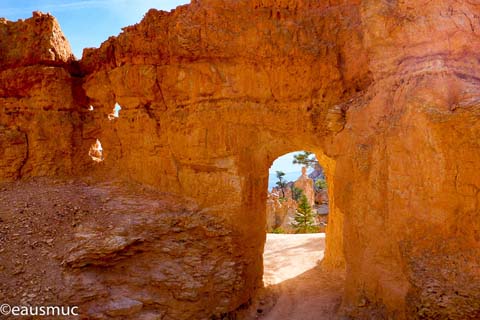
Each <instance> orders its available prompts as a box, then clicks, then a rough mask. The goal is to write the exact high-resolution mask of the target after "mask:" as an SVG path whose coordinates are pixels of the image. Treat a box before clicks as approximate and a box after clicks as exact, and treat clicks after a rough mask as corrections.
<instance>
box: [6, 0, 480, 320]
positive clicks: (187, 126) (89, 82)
mask: <svg viewBox="0 0 480 320" xmlns="http://www.w3.org/2000/svg"><path fill="white" fill-rule="evenodd" d="M479 11H480V8H479V7H478V5H476V4H473V3H461V4H459V3H458V2H457V1H454V0H444V1H426V0H425V1H413V0H412V1H390V2H388V1H387V2H380V1H367V0H366V1H357V0H351V1H328V2H327V1H314V0H303V1H302V0H298V1H293V0H292V1H283V0H250V1H247V0H244V1H234V0H202V1H199V0H198V1H192V3H191V4H190V5H188V6H182V7H179V8H177V9H176V10H175V11H173V12H171V13H166V12H159V11H156V10H151V11H149V12H148V13H147V14H146V16H145V18H144V20H143V21H142V22H141V23H139V24H138V25H135V26H131V27H127V28H125V29H124V32H123V33H122V34H120V35H119V36H118V37H116V38H110V39H109V40H108V41H106V42H105V43H104V44H103V45H102V46H101V48H99V49H88V50H86V51H85V52H84V56H83V58H82V60H81V61H80V63H79V64H77V63H74V62H72V61H71V60H70V59H71V58H70V56H69V55H68V54H66V55H65V54H50V55H47V54H43V53H48V52H53V53H55V52H57V53H58V52H63V51H62V50H63V49H65V50H66V48H67V44H66V42H65V41H60V39H62V37H61V33H60V31H59V29H58V28H57V27H56V26H57V25H56V22H55V21H54V19H53V18H52V17H49V16H43V15H39V14H36V15H35V17H34V18H33V19H31V20H27V21H25V22H17V23H10V22H6V21H3V20H2V21H0V28H1V31H2V32H1V33H0V47H2V48H4V51H5V52H7V54H6V55H3V56H2V60H0V70H1V73H0V80H1V81H0V93H1V94H0V105H1V106H2V113H1V114H0V124H1V125H2V126H1V127H0V145H1V146H2V150H4V151H3V152H4V154H5V156H4V157H2V159H1V163H0V168H1V172H0V177H1V178H2V180H6V179H19V178H27V177H32V176H38V175H46V176H53V175H62V176H65V175H68V174H75V175H79V176H81V175H86V174H89V175H93V176H94V177H96V178H97V179H99V180H101V179H108V178H109V177H112V176H115V177H118V178H121V179H123V180H125V181H138V182H142V183H145V184H149V185H151V186H154V187H155V188H156V189H157V190H159V191H162V192H168V193H171V194H175V195H177V196H181V197H182V198H186V199H188V201H193V202H194V203H195V204H196V205H197V206H198V208H199V211H196V212H199V215H201V216H203V215H205V216H208V217H209V218H205V219H206V220H208V219H210V218H211V219H213V220H214V221H221V225H222V228H224V229H225V230H227V231H228V232H227V234H221V235H220V233H215V234H216V235H217V236H219V237H220V236H221V237H228V240H225V243H227V242H228V241H231V245H229V247H230V248H234V250H233V249H232V250H233V251H228V250H225V251H222V250H219V251H220V252H224V255H222V254H221V253H218V254H219V256H217V257H216V258H218V261H219V265H221V263H223V262H228V263H230V262H232V261H231V260H232V257H233V260H234V261H233V262H232V263H233V265H231V268H230V269H229V273H228V277H231V278H234V279H235V281H234V283H233V284H232V286H231V288H230V289H229V290H230V291H229V292H228V298H226V297H225V296H222V295H218V296H217V295H216V293H217V292H216V291H215V289H216V288H215V286H213V287H212V288H211V292H213V293H212V295H211V296H208V294H205V296H200V295H192V296H189V297H178V296H175V295H172V297H171V298H170V299H166V300H165V301H162V305H163V306H166V307H164V308H165V309H168V310H174V309H175V307H178V305H179V301H180V300H181V301H182V302H181V303H182V306H183V307H184V308H185V306H188V308H187V309H188V311H189V312H190V313H188V312H187V313H185V314H184V315H183V316H185V317H188V316H190V315H191V314H196V312H199V310H200V311H201V312H202V315H204V316H205V317H207V316H208V315H211V314H222V313H228V312H232V311H233V310H235V309H236V308H237V307H238V306H240V305H241V304H243V303H245V302H247V301H248V300H249V298H250V297H251V296H252V295H253V294H254V292H255V290H256V288H258V287H259V286H260V285H261V272H262V256H261V254H262V248H263V243H264V237H265V234H264V230H263V228H264V225H265V216H264V215H263V214H262V213H263V212H265V200H266V199H265V197H266V193H265V190H266V186H267V181H268V174H267V173H268V166H269V164H270V163H271V161H273V159H275V158H276V157H278V156H279V155H281V154H284V153H286V152H288V151H291V150H298V149H308V150H312V151H314V152H315V153H316V154H317V156H319V157H320V158H322V159H323V156H321V155H325V158H324V159H323V162H322V165H324V167H325V168H326V172H327V174H328V175H329V181H331V184H330V185H331V186H333V188H334V190H335V191H334V192H331V193H332V194H333V193H334V194H335V195H334V196H332V198H331V199H330V201H331V204H332V205H333V206H334V210H333V211H334V212H332V213H334V216H335V217H336V218H334V219H333V221H331V222H330V223H331V224H332V227H331V228H330V227H329V231H328V232H329V235H328V237H327V239H330V240H329V241H328V242H327V253H326V257H325V263H326V264H327V265H331V266H332V267H336V266H343V265H345V266H346V270H347V283H346V292H345V296H344V300H343V312H345V313H348V314H351V315H353V316H355V317H357V318H362V317H365V318H368V317H369V314H371V313H372V312H375V313H376V314H377V315H378V317H393V318H396V319H411V318H415V317H420V318H421V317H424V318H442V317H443V318H451V319H469V318H471V319H474V318H478V316H479V312H480V306H479V305H478V301H479V300H480V285H479V283H480V281H479V280H480V279H479V278H480V274H479V271H478V265H479V264H480V261H479V259H480V258H479V257H480V244H479V242H480V239H479V232H480V225H479V221H480V219H478V212H479V208H478V201H479V200H480V198H479V192H478V190H480V189H479V188H480V185H479V181H480V176H479V172H480V171H479V169H480V160H479V155H480V153H479V151H480V147H479V145H478V142H477V140H478V136H479V133H480V125H479V122H478V119H479V116H480V112H479V104H478V101H479V96H480V92H479V89H478V88H479V86H478V75H479V69H478V67H479V64H478V61H477V56H476V55H477V52H479V50H478V49H479V48H478V47H479V42H478V41H477V37H478V32H479V31H478V30H480V24H479V21H478V15H479V14H480V12H479ZM42 26H43V27H45V26H46V27H47V28H45V29H43V28H42ZM52 26H54V27H53V28H52ZM29 30H40V32H43V35H45V38H42V39H50V40H51V41H47V43H44V42H39V41H37V40H36V39H37V38H36V36H34V35H33V34H32V35H31V36H29ZM22 34H23V35H27V37H29V38H28V39H27V40H28V41H22V42H18V41H14V40H13V39H15V38H14V36H16V35H17V36H18V35H22ZM432 39H435V41H432ZM19 46H20V49H19ZM52 48H53V49H55V50H52ZM60 49H62V50H60ZM32 52H37V53H38V55H36V54H32ZM66 52H67V53H68V52H69V51H68V50H67V51H66ZM117 102H118V103H119V104H120V105H121V106H122V111H121V117H120V118H116V119H113V120H111V121H110V120H108V118H107V115H108V114H109V113H111V110H112V108H113V107H114V105H115V103H117ZM90 105H93V106H94V111H89V110H88V107H89V106H90ZM51 128H58V130H55V131H52V130H51ZM59 131H60V132H62V135H61V137H60V139H59V138H58V135H57V132H59ZM279 132H281V133H284V132H289V133H290V134H289V135H283V136H282V138H281V139H278V136H279V135H278V134H277V133H279ZM96 139H100V140H101V142H102V146H103V148H104V154H103V155H104V161H103V162H101V163H100V164H97V163H93V162H92V161H91V160H90V158H89V157H88V150H89V148H90V146H91V145H92V144H93V143H95V141H96ZM11 159H13V160H15V161H11ZM17 159H21V161H18V160H17ZM185 201H186V200H185ZM186 219H187V220H188V218H186ZM187 224H188V223H187ZM194 225H195V226H198V224H194ZM199 227H200V226H199ZM182 228H183V227H182ZM220 229H221V228H220ZM182 230H187V229H182ZM215 230H217V229H215ZM132 232H133V231H132ZM149 232H150V231H149ZM151 232H152V233H155V232H160V231H158V230H153V231H151ZM162 232H166V234H167V236H166V237H173V235H172V234H171V233H169V232H171V231H169V230H167V231H162ZM182 232H183V231H182ZM185 232H186V234H188V235H189V236H193V237H195V236H196V237H197V240H198V242H199V243H202V242H204V243H206V244H208V245H207V247H209V246H210V245H212V246H215V244H213V243H214V242H213V241H211V239H209V238H208V234H209V233H208V230H207V231H202V232H201V233H198V234H197V233H193V231H188V230H187V231H185ZM149 234H150V233H149ZM149 239H156V238H155V237H154V236H152V237H151V238H149ZM152 241H154V240H152ZM215 243H216V242H215ZM93 247H94V246H93ZM343 253H344V256H343ZM127 256H128V255H127ZM67 258H68V257H67ZM115 261H116V260H115ZM129 261H130V260H127V261H123V262H122V263H125V264H128V263H129ZM175 261H176V262H175V263H177V264H178V263H183V262H178V261H177V260H175ZM181 261H183V260H181ZM185 263H186V262H185ZM71 265H75V263H73V264H71ZM212 270H214V271H211V272H212V274H208V271H205V274H202V276H205V277H206V278H209V277H215V276H218V274H216V273H215V272H217V270H218V269H212ZM64 272H65V273H66V274H68V275H69V276H70V275H72V274H73V276H79V279H82V276H83V277H86V276H85V275H86V274H87V273H88V274H95V269H88V268H84V269H82V268H81V267H80V269H78V270H77V269H75V270H74V271H72V270H69V269H68V265H67V266H66V267H65V271H64ZM82 272H85V273H83V275H82ZM99 277H100V276H99ZM100 278H101V277H100ZM77 280H78V279H77ZM110 280H111V279H110ZM237 280H238V281H237ZM102 281H105V283H106V284H105V286H107V287H108V286H111V285H112V283H115V281H114V280H112V282H108V281H109V280H108V279H103V278H102ZM157 281H160V282H161V283H168V282H169V281H173V282H175V286H178V287H175V288H176V289H175V290H177V289H178V288H183V287H182V286H183V285H185V287H187V285H188V282H189V280H188V279H178V278H177V277H176V276H175V275H174V274H173V275H170V278H169V277H168V276H167V278H165V279H164V280H163V281H164V282H162V280H158V279H157ZM99 283H100V281H99ZM102 283H103V282H102ZM123 285H124V286H123V287H122V290H126V291H125V292H131V291H128V290H129V288H132V287H134V285H138V283H137V284H135V283H133V284H132V283H130V284H128V283H127V284H123ZM74 289H75V287H73V290H74ZM223 289H224V288H222V290H223ZM102 290H103V289H102ZM189 290H191V291H192V292H194V293H195V292H197V291H198V290H199V289H197V288H189ZM101 292H102V294H103V295H102V299H104V300H102V302H105V303H106V305H108V303H109V302H112V301H113V298H114V297H113V296H112V297H111V296H109V295H108V294H107V293H105V292H104V291H101ZM167 292H168V290H167ZM205 292H208V290H205ZM129 294H133V293H129ZM219 297H222V298H219ZM88 298H89V299H90V298H91V297H88ZM136 299H140V300H141V299H144V300H142V303H143V304H144V305H147V304H148V303H151V304H153V305H155V301H153V302H152V298H151V297H147V298H145V297H143V298H142V297H140V296H139V297H138V298H136ZM189 299H190V300H189ZM221 299H223V300H221ZM111 300H112V301H111ZM115 301H116V300H115ZM219 301H220V302H219ZM80 302H81V303H85V305H88V302H86V301H80ZM112 303H113V302H112ZM92 308H93V307H92ZM96 311H97V312H103V311H102V310H100V311H99V310H96ZM107 311H108V310H107ZM137 311H138V310H137ZM139 312H140V311H139Z"/></svg>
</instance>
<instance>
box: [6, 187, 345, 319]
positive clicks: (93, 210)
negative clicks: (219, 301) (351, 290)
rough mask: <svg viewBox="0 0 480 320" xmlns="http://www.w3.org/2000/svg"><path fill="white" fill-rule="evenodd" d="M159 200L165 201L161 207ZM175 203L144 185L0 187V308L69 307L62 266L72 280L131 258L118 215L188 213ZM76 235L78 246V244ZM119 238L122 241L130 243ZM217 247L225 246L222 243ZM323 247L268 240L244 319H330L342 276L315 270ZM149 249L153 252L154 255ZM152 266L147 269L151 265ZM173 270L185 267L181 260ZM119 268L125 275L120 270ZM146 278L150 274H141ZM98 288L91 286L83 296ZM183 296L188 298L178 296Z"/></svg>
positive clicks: (320, 240) (289, 238)
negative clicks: (258, 285)
mask: <svg viewBox="0 0 480 320" xmlns="http://www.w3.org/2000/svg"><path fill="white" fill-rule="evenodd" d="M159 198H161V199H163V200H162V201H159V200H158V199H159ZM175 203H178V201H175V199H168V196H167V195H165V194H158V193H157V192H155V191H153V190H150V189H147V188H145V187H142V186H138V185H133V184H132V185H128V186H126V185H124V184H122V185H121V186H120V185H116V184H115V183H113V182H110V183H98V182H93V181H89V180H88V178H85V179H82V180H70V181H56V180H52V179H33V180H30V181H27V182H15V183H3V184H1V185H0V303H9V304H11V305H58V304H61V303H67V301H68V299H69V298H68V295H66V294H65V293H66V292H65V291H66V290H65V289H66V288H65V286H66V282H65V281H68V279H69V278H68V277H69V276H71V275H68V274H67V277H66V278H65V276H66V273H65V266H69V267H71V268H72V270H73V272H74V274H75V272H77V271H75V270H77V269H78V268H79V267H80V265H82V266H83V265H85V264H94V265H98V266H101V265H102V263H103V264H105V263H107V262H108V264H109V265H111V264H112V263H113V262H112V261H114V262H115V263H118V262H116V261H117V260H118V259H125V256H128V255H129V254H131V252H130V251H129V250H127V249H125V248H123V247H121V248H120V247H118V246H117V243H116V241H119V240H118V239H119V237H121V236H122V235H123V236H126V235H125V234H126V232H127V233H128V230H127V229H125V230H123V229H122V230H123V231H122V232H123V233H122V235H120V234H117V233H118V232H117V233H116V232H113V231H114V230H117V229H118V228H119V225H127V222H128V224H132V225H135V223H132V221H133V220H134V219H133V220H132V217H131V216H130V215H127V214H126V213H125V212H124V211H129V212H130V211H132V209H135V210H134V211H136V212H145V211H147V210H146V208H150V209H151V208H155V209H157V210H158V209H161V210H162V211H170V212H181V211H184V210H187V209H188V210H193V208H187V209H186V208H184V207H180V205H177V206H178V207H175ZM119 219H123V220H122V221H119ZM127 220H128V221H127ZM130 220H132V221H130ZM137 224H138V223H137ZM91 225H96V226H98V228H103V229H102V230H101V232H100V233H101V234H99V235H95V237H94V238H95V239H93V238H92V239H90V238H89V239H90V240H88V239H87V240H88V241H87V240H85V239H83V238H85V237H87V236H88V233H89V232H87V231H88V230H89V229H88V226H91ZM132 228H134V227H132ZM142 230H143V229H142ZM90 231H91V230H90ZM157 231H158V230H157ZM149 232H150V231H149ZM152 232H154V231H151V232H150V233H152ZM155 232H156V231H155ZM79 234H80V235H82V237H83V238H82V239H80V238H78V235H79ZM155 234H156V233H155ZM139 235H141V236H142V237H146V238H148V235H145V234H142V233H136V236H137V237H139ZM76 237H77V238H76ZM98 237H100V238H101V239H97V238H98ZM87 238H88V237H87ZM102 239H103V240H102ZM115 239H116V240H115ZM122 239H123V238H122ZM125 239H126V240H128V239H129V238H128V236H126V238H125ZM125 239H124V240H125ZM79 241H80V242H79ZM82 241H83V242H82ZM219 241H221V242H222V243H223V240H221V239H220V238H219ZM90 242H91V243H90ZM82 243H83V244H82ZM76 244H77V245H76ZM133 246H135V245H133ZM77 247H81V248H80V249H81V250H80V249H78V248H77ZM117 247H118V248H117ZM163 247H165V246H163ZM189 247H191V246H189ZM127 248H128V246H127ZM142 248H143V247H142ZM142 248H140V247H139V249H142ZM324 248H325V238H324V234H306V235H274V234H268V236H267V242H266V246H265V253H264V264H265V275H264V282H265V284H266V289H265V290H263V291H262V292H261V293H260V295H259V298H257V300H256V302H255V303H254V304H253V308H250V311H251V310H253V312H250V313H249V316H248V317H247V316H245V317H246V318H252V317H253V318H263V319H266V320H269V319H332V317H334V315H335V312H336V310H337V309H338V306H339V303H340V298H341V294H342V284H343V275H342V274H337V273H331V272H324V271H322V269H321V267H319V265H318V262H319V260H321V259H322V257H323V250H324ZM107 249H108V250H107ZM139 249H135V250H139ZM143 249H146V247H145V248H143ZM150 249H151V251H152V252H155V250H154V248H150ZM150 249H149V250H150ZM222 250H223V249H222ZM208 251H211V250H208ZM118 252H120V253H118ZM132 252H133V251H132ZM182 255H183V254H182ZM107 258H108V259H107ZM137 260H138V259H137ZM122 261H123V260H122ZM150 261H152V264H153V260H150ZM176 263H177V264H179V265H180V264H183V262H182V261H177V262H176ZM77 265H78V266H77ZM202 265H205V263H204V262H202ZM121 267H122V268H124V269H122V270H128V268H127V267H126V266H123V265H122V266H121ZM76 268H77V269H76ZM196 269H198V268H197V267H196ZM78 270H81V268H80V269H78ZM112 270H115V269H114V268H112ZM153 271H155V270H153ZM153 271H152V272H153ZM157 271H158V270H157ZM99 275H101V273H99V274H98V275H97V276H99ZM144 277H149V275H148V274H147V273H145V274H144ZM80 279H81V277H80ZM70 284H75V281H74V282H72V283H69V284H68V285H70ZM77 289H78V288H77ZM100 289H101V288H97V286H96V285H93V286H90V287H89V290H88V291H90V292H95V291H96V290H100ZM171 290H174V289H171ZM78 292H83V291H82V290H79V291H78ZM173 292H174V291H173ZM182 292H184V293H185V292H187V291H185V289H183V291H182ZM144 304H145V303H144ZM143 308H144V309H145V308H146V309H147V310H148V308H149V307H148V306H147V305H144V306H143ZM130 309H131V308H130ZM130 309H129V308H126V307H125V306H124V305H116V306H115V308H113V307H112V308H110V309H109V310H108V311H107V313H108V314H114V313H119V314H120V315H123V316H128V313H129V312H130V311H133V310H130ZM134 309H135V308H134ZM137 311H138V310H137ZM112 312H113V313H112ZM149 312H150V311H149ZM149 314H150V315H151V313H149ZM147 318H148V317H147ZM147 318H145V319H147ZM150 318H151V319H154V318H155V317H150ZM150 318H148V319H150ZM142 319H143V318H142ZM155 319H156V318H155Z"/></svg>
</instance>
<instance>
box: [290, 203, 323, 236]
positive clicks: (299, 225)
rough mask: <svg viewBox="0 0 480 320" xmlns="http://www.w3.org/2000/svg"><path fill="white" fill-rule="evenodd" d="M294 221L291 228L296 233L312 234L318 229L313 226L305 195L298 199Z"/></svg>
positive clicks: (311, 213)
mask: <svg viewBox="0 0 480 320" xmlns="http://www.w3.org/2000/svg"><path fill="white" fill-rule="evenodd" d="M294 219H295V222H293V223H292V227H293V228H294V229H295V231H296V233H313V232H317V231H318V228H317V227H316V226H315V220H314V218H313V211H312V207H311V206H310V204H309V203H308V199H307V197H306V196H305V194H302V196H301V197H300V203H299V204H298V208H297V213H296V214H295V217H294Z"/></svg>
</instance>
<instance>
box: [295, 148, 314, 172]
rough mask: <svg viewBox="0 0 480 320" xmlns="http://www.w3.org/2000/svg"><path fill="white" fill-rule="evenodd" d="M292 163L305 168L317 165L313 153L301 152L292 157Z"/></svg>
mask: <svg viewBox="0 0 480 320" xmlns="http://www.w3.org/2000/svg"><path fill="white" fill-rule="evenodd" d="M292 163H293V164H300V165H303V166H305V167H307V168H308V167H310V168H315V165H316V164H318V161H317V157H315V155H314V154H313V152H308V151H303V152H301V153H298V154H295V155H294V156H293V161H292Z"/></svg>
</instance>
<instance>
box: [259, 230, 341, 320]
mask: <svg viewBox="0 0 480 320" xmlns="http://www.w3.org/2000/svg"><path fill="white" fill-rule="evenodd" d="M324 249H325V234H324V233H317V234H299V235H291V234H289V235H283V234H268V235H267V242H266V245H265V252H264V281H265V285H266V286H268V285H272V286H276V287H277V289H278V291H279V294H280V296H279V298H278V301H277V303H276V304H275V306H274V307H273V309H271V310H270V311H269V312H268V314H266V315H265V316H263V317H262V319H264V320H297V319H298V320H309V319H311V320H322V319H329V320H330V319H335V318H336V311H337V309H338V307H339V305H340V302H341V297H342V292H343V281H344V278H343V274H342V273H339V272H325V271H322V269H321V267H320V266H318V264H317V262H318V261H319V260H321V259H322V258H323V252H324Z"/></svg>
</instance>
